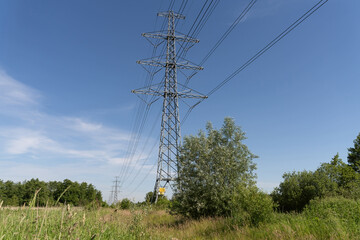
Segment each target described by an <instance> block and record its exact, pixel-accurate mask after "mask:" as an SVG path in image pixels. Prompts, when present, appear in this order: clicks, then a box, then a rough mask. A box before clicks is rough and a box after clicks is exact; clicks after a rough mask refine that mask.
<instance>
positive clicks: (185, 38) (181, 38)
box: [141, 32, 199, 43]
mask: <svg viewBox="0 0 360 240" xmlns="http://www.w3.org/2000/svg"><path fill="white" fill-rule="evenodd" d="M141 35H142V36H143V37H147V38H156V39H168V38H174V39H175V40H177V41H181V42H191V43H198V42H199V40H198V39H195V38H192V37H189V36H186V35H183V34H181V35H174V36H173V35H169V34H168V33H167V32H166V33H164V32H151V33H143V34H141Z"/></svg>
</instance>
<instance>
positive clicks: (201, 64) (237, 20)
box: [185, 0, 257, 86]
mask: <svg viewBox="0 0 360 240" xmlns="http://www.w3.org/2000/svg"><path fill="white" fill-rule="evenodd" d="M256 2H257V0H251V1H250V2H249V4H248V5H247V6H246V7H245V9H244V10H243V11H242V12H241V13H240V15H239V16H238V17H237V18H236V19H235V21H234V22H233V23H232V24H231V25H230V27H229V28H228V29H227V30H226V31H225V32H224V34H223V35H222V36H221V37H220V39H219V40H218V41H217V42H216V43H215V45H214V46H213V47H212V48H211V49H210V51H209V52H208V53H207V54H206V55H205V57H204V58H203V59H202V60H201V62H200V64H199V66H203V65H204V63H205V62H206V61H207V60H208V59H209V58H210V56H211V55H212V54H213V53H214V52H215V50H216V49H217V48H218V47H219V46H220V45H221V44H222V43H223V41H224V40H225V39H226V38H227V37H228V36H229V34H230V33H231V32H232V31H233V30H234V28H235V27H236V26H237V25H238V24H239V23H240V22H241V20H242V19H243V18H244V17H245V16H246V14H247V13H248V12H249V11H250V9H251V8H252V7H253V6H254V4H255V3H256ZM196 73H197V72H193V73H192V74H190V76H189V77H188V78H187V79H186V82H185V86H187V85H188V84H189V81H190V79H191V78H192V77H193V76H194V75H195V74H196Z"/></svg>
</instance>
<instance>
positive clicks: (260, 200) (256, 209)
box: [230, 185, 275, 226]
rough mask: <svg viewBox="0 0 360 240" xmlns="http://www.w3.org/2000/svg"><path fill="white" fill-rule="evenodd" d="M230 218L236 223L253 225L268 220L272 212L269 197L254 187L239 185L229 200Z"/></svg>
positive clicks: (272, 203) (272, 205) (271, 203)
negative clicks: (230, 200)
mask: <svg viewBox="0 0 360 240" xmlns="http://www.w3.org/2000/svg"><path fill="white" fill-rule="evenodd" d="M230 206H231V208H232V212H231V217H232V218H231V219H232V220H233V221H235V222H234V223H235V224H236V225H244V224H249V225H254V226H257V225H258V224H259V223H261V222H269V221H270V220H271V219H272V217H273V213H274V207H275V206H274V202H273V201H272V199H271V197H270V196H269V195H267V194H265V193H263V192H261V191H259V189H258V188H256V187H244V186H241V185H239V187H238V188H237V191H236V193H235V194H234V197H233V200H232V202H231V205H230Z"/></svg>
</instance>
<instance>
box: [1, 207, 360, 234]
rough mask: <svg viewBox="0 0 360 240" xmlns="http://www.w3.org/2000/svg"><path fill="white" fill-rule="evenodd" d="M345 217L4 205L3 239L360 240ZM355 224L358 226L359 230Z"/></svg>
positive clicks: (2, 216) (2, 218)
mask: <svg viewBox="0 0 360 240" xmlns="http://www.w3.org/2000/svg"><path fill="white" fill-rule="evenodd" d="M348 225H349V223H347V222H344V221H343V220H342V219H341V218H336V217H335V218H329V219H321V218H317V217H312V216H311V217H309V216H306V215H305V214H280V213H274V217H273V219H272V221H271V222H270V223H263V224H260V225H259V226H257V227H251V226H246V225H245V226H237V225H236V224H235V223H234V221H233V220H231V219H225V218H217V219H214V218H212V219H201V220H184V219H182V218H181V217H178V216H173V215H170V214H169V213H168V212H167V211H165V210H152V209H151V208H150V207H144V208H141V209H133V210H117V209H112V208H100V209H93V210H88V209H85V208H70V207H67V206H64V207H57V208H30V207H26V208H4V207H3V208H1V209H0V240H4V239H19V240H20V239H21V240H23V239H360V235H359V231H357V230H356V228H359V225H355V226H351V228H350V227H349V226H348ZM354 227H355V229H354Z"/></svg>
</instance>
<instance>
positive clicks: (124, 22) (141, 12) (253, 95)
mask: <svg viewBox="0 0 360 240" xmlns="http://www.w3.org/2000/svg"><path fill="white" fill-rule="evenodd" d="M169 2H170V1H168V0H162V1H160V0H156V1H155V0H151V1H149V0H146V1H145V0H139V1H115V0H112V1H110V0H109V1H90V0H89V1H85V0H83V1H80V0H79V1H45V0H43V1H41V0H38V1H20V0H5V1H1V2H0V35H1V38H0V179H3V180H13V181H23V180H25V179H30V178H36V177H38V178H39V179H42V180H46V181H47V180H63V179H65V178H69V179H71V180H75V181H87V182H91V183H93V184H94V185H95V186H96V187H98V188H99V189H100V190H101V191H102V192H103V195H104V198H105V199H107V197H108V194H109V191H110V190H111V185H112V181H113V180H114V176H116V175H118V174H120V173H121V171H122V169H123V168H124V165H125V164H126V163H128V161H127V159H126V153H127V149H128V146H129V143H130V142H131V140H132V137H131V136H132V135H131V133H132V126H133V122H134V119H135V114H136V113H137V111H138V108H139V106H140V100H139V99H138V98H137V97H136V96H135V95H133V94H132V93H131V92H130V90H131V89H136V88H139V87H142V86H143V85H144V82H145V79H146V72H145V71H144V70H143V69H142V68H141V67H140V66H139V65H137V64H136V60H139V59H144V58H148V57H150V56H151V53H152V48H151V46H150V45H149V43H148V42H147V41H146V40H145V39H144V38H143V37H141V33H143V32H151V31H154V30H157V29H159V28H160V27H161V24H162V21H163V19H161V18H160V17H159V18H157V17H156V13H157V12H158V11H159V10H161V11H163V10H166V9H167V7H168V4H169ZM203 2H204V1H195V0H189V3H188V5H187V8H186V9H185V11H184V14H185V15H186V16H187V18H186V20H182V22H181V23H179V25H178V30H179V31H181V32H184V33H187V31H188V30H189V28H190V27H191V25H192V23H193V21H194V20H195V17H196V15H197V13H198V12H199V11H200V8H201V6H202V4H203ZM248 2H249V1H239V0H228V1H221V2H220V4H219V5H218V6H217V8H216V9H215V11H214V13H213V15H211V17H210V19H209V21H208V22H207V24H206V25H205V27H204V28H203V30H202V31H201V32H200V34H199V36H198V38H199V39H200V42H199V43H198V44H196V46H194V47H193V48H192V49H191V50H190V51H189V53H188V55H187V58H188V59H190V60H191V61H193V62H195V63H199V62H200V61H201V60H202V58H203V57H204V56H205V54H206V53H207V52H208V51H209V50H210V49H211V47H212V46H213V45H214V44H215V43H216V41H217V40H218V39H219V38H220V36H221V35H222V34H223V32H224V31H225V30H226V29H227V28H228V27H229V26H230V25H231V23H232V22H233V21H234V20H235V18H236V17H237V16H238V15H239V13H240V12H241V11H242V10H243V8H244V7H245V6H246V5H247V4H248ZM316 2H317V1H314V0H290V1H289V0H271V1H270V0H258V2H257V3H256V4H255V6H254V7H253V8H252V9H251V11H250V12H249V14H248V16H247V17H246V19H244V20H243V21H242V22H241V23H240V24H239V25H238V26H237V27H236V28H235V30H234V31H233V32H232V33H231V34H230V35H229V37H228V38H227V39H226V40H225V41H224V42H223V44H222V45H221V46H220V47H219V48H218V49H217V50H216V52H215V53H214V54H213V55H212V56H211V58H210V59H209V60H208V61H207V62H206V64H205V65H204V70H203V71H201V72H200V73H198V74H197V75H196V76H195V77H194V78H193V79H192V80H191V82H190V85H189V86H190V87H192V88H194V89H196V90H198V91H200V92H202V93H207V92H208V91H209V90H211V89H212V88H213V87H215V86H216V85H217V83H219V82H221V81H222V80H224V79H225V78H226V77H227V76H228V75H230V74H231V73H232V72H233V71H234V70H236V69H237V68H238V67H239V66H241V65H242V63H244V62H245V61H246V60H247V59H249V58H250V57H252V55H254V54H255V53H256V52H257V51H258V50H259V49H261V48H262V47H264V46H265V45H266V44H267V43H268V42H269V41H271V40H272V39H273V38H274V37H275V36H276V35H277V34H279V33H280V32H281V31H282V30H284V29H285V28H286V27H287V26H288V25H290V24H291V23H292V22H293V21H294V20H296V19H297V18H298V17H300V16H301V15H302V13H304V12H305V11H306V10H307V9H309V8H310V7H311V6H312V5H313V4H315V3H316ZM180 4H181V0H176V1H175V5H174V9H175V10H177V9H178V8H179V6H180ZM358 9H360V2H359V1H356V0H348V1H340V0H329V2H328V3H327V4H326V5H325V6H324V7H323V8H321V9H320V10H319V11H318V12H316V13H315V14H314V15H313V16H311V17H310V18H309V19H308V20H307V21H305V22H304V23H303V24H302V25H300V26H299V27H298V28H297V29H296V30H294V31H293V32H292V33H290V34H289V35H288V36H287V37H286V38H284V39H283V40H282V41H280V42H279V43H278V44H277V45H276V46H275V47H274V48H272V49H271V50H270V51H268V52H267V53H265V54H264V55H263V56H262V57H261V58H259V59H258V60H257V61H256V62H255V63H253V64H252V65H250V66H249V67H248V68H247V69H246V70H245V71H243V72H241V73H240V74H239V75H237V76H236V77H235V78H234V79H233V80H231V81H230V82H229V83H228V84H227V85H225V86H224V87H223V88H221V89H220V90H219V91H218V92H216V93H215V94H214V95H212V96H211V97H210V98H209V99H208V100H206V101H204V102H203V103H202V104H200V105H199V106H198V107H196V108H195V109H194V111H193V112H192V114H191V115H190V116H189V118H188V119H187V121H186V123H185V124H184V125H183V126H182V135H189V134H196V133H197V131H198V130H199V129H203V128H204V126H205V124H206V122H207V121H211V122H212V123H213V124H214V126H215V127H220V126H221V123H222V121H223V119H224V117H226V116H231V117H233V118H234V119H235V121H236V123H237V124H238V125H240V126H241V127H242V129H243V130H244V131H245V132H246V133H247V137H248V139H247V140H246V142H245V143H246V144H247V145H248V146H249V148H250V150H251V151H252V152H253V153H255V154H256V155H258V156H259V158H258V159H256V160H255V162H256V163H257V166H258V170H257V175H258V185H259V187H261V188H262V189H264V190H265V191H268V192H269V191H271V190H272V189H273V187H275V186H276V185H278V184H279V182H280V181H281V178H282V174H283V173H284V172H287V171H293V170H296V171H300V170H304V169H307V170H314V169H315V168H316V167H317V166H319V164H320V163H321V162H327V161H329V160H330V159H331V157H332V156H333V155H335V154H336V153H337V152H339V153H340V156H341V157H342V158H343V159H346V156H347V148H348V147H351V146H352V141H353V140H354V139H355V137H356V136H357V134H358V133H359V132H360V124H359V123H360V111H359V110H358V109H359V107H358V105H359V102H360V101H359V89H360V81H359V75H360V68H359V63H360V55H359V53H360V46H359V44H358V43H359V42H360V30H359V27H358V23H359V22H360V15H359V14H358ZM161 74H163V73H159V76H158V77H157V78H159V77H161V76H160V75H161ZM179 81H180V82H183V81H184V78H182V77H181V76H179ZM160 107H161V103H160V102H157V103H155V104H153V106H152V107H151V111H150V114H149V118H148V121H147V122H146V125H145V128H144V131H143V134H142V138H141V139H140V140H139V145H138V151H137V152H136V153H134V157H133V158H131V162H130V167H129V171H128V174H127V175H125V176H123V185H122V189H121V191H122V193H121V195H120V196H121V197H130V198H132V199H135V200H142V199H143V197H144V196H145V193H146V192H148V191H151V190H152V189H153V184H154V181H155V168H154V165H155V164H156V161H157V158H156V155H157V154H156V153H157V149H156V147H155V148H154V150H153V151H152V152H151V153H150V150H151V149H153V148H152V146H154V145H155V146H156V144H157V141H158V132H159V128H160V121H159V119H158V116H159V111H160ZM183 107H184V108H183V109H185V107H186V105H184V106H183ZM185 110H186V109H185ZM181 114H182V115H184V114H185V111H182V112H181ZM152 126H155V128H154V129H153V131H152V132H151V131H150V130H151V129H152Z"/></svg>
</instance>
